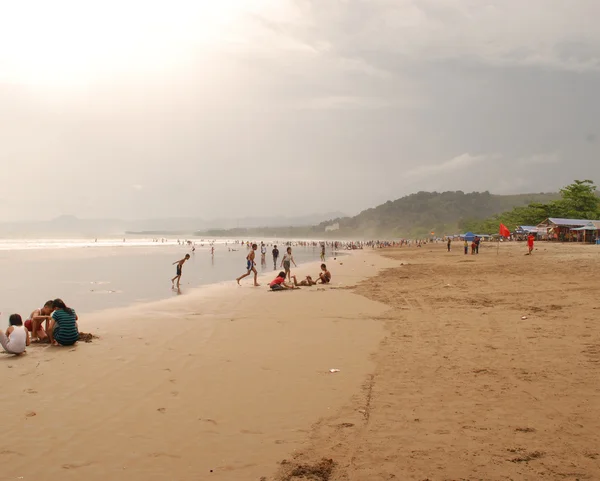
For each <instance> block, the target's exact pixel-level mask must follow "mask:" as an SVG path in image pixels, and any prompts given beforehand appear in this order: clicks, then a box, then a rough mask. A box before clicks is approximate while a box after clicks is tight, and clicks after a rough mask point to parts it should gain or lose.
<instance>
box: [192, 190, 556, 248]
mask: <svg viewBox="0 0 600 481" xmlns="http://www.w3.org/2000/svg"><path fill="white" fill-rule="evenodd" d="M559 198H560V196H559V194H556V193H555V194H519V195H494V194H490V193H489V192H473V193H470V194H465V193H464V192H461V191H458V192H442V193H438V192H419V193H416V194H411V195H408V196H406V197H402V198H401V199H397V200H395V201H388V202H386V203H385V204H382V205H380V206H378V207H375V208H372V209H367V210H365V211H363V212H361V213H360V214H358V215H357V216H354V217H343V218H338V219H332V220H331V221H328V222H323V223H321V224H319V225H316V226H313V227H269V228H253V229H228V230H209V231H203V232H197V233H196V235H198V236H204V237H249V238H258V237H275V238H277V237H279V238H284V237H285V238H302V237H308V238H337V239H347V238H370V239H373V238H377V237H382V238H390V237H395V238H400V237H426V236H428V235H429V233H430V232H435V234H436V235H439V236H442V235H445V234H456V233H459V232H461V229H462V228H463V227H462V226H463V225H467V224H469V223H472V222H481V221H483V219H486V218H489V217H491V216H494V215H496V214H499V213H501V212H504V211H507V210H510V209H512V208H514V207H524V206H527V205H529V204H531V203H535V202H537V203H540V204H542V203H546V202H552V201H554V200H557V199H559ZM336 223H337V224H339V230H335V231H331V232H325V228H326V227H327V226H330V225H332V224H336ZM495 231H497V226H496V227H495V229H494V232H495ZM481 233H483V231H482V232H481Z"/></svg>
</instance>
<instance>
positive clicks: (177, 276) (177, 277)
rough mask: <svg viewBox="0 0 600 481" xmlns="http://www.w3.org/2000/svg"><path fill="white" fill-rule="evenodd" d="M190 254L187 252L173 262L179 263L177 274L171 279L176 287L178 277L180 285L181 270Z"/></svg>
mask: <svg viewBox="0 0 600 481" xmlns="http://www.w3.org/2000/svg"><path fill="white" fill-rule="evenodd" d="M189 258H190V255H189V254H186V255H185V257H184V258H183V259H181V260H179V261H176V262H173V265H175V264H177V270H176V276H175V277H173V279H171V284H172V285H173V287H175V279H177V287H179V282H180V281H181V270H182V268H183V264H185V261H187V260H189Z"/></svg>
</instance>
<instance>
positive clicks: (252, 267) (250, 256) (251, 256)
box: [236, 244, 260, 287]
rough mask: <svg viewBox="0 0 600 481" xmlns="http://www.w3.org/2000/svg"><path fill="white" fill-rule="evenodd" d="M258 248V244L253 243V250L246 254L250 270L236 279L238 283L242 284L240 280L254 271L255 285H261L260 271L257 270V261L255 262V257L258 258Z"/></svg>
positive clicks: (247, 265)
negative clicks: (259, 279)
mask: <svg viewBox="0 0 600 481" xmlns="http://www.w3.org/2000/svg"><path fill="white" fill-rule="evenodd" d="M256 249H258V245H256V244H252V250H251V251H250V253H249V254H248V255H247V256H246V270H247V271H248V272H246V273H245V274H244V275H242V276H240V277H238V278H237V279H236V281H237V283H238V285H241V284H240V281H241V280H242V279H243V278H244V277H248V276H249V275H250V273H251V272H254V286H255V287H258V286H260V284H259V283H258V271H257V270H256V262H254V259H255V258H256Z"/></svg>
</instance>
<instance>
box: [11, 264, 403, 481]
mask: <svg viewBox="0 0 600 481" xmlns="http://www.w3.org/2000/svg"><path fill="white" fill-rule="evenodd" d="M367 261H368V262H367ZM340 263H341V264H342V265H340ZM391 263H392V261H390V260H388V259H385V258H383V257H380V256H377V255H375V254H373V253H370V254H366V255H352V256H346V257H340V258H338V260H337V261H336V262H334V261H333V260H330V261H329V265H330V269H331V271H332V273H333V276H334V277H333V284H332V286H328V287H324V288H323V287H312V288H302V289H301V290H298V291H294V292H276V293H273V292H269V291H268V289H267V282H264V284H263V287H260V288H254V287H251V282H250V281H249V280H247V279H245V280H244V281H246V282H244V281H242V283H243V287H238V286H235V285H234V283H233V281H232V284H231V285H230V286H212V287H205V288H200V289H198V290H197V291H196V292H194V293H192V294H189V295H184V296H180V297H178V298H175V299H171V300H166V301H161V302H156V303H153V304H146V305H143V306H136V307H132V308H128V309H119V310H112V311H105V312H102V313H99V314H97V315H91V316H85V317H83V318H82V320H81V322H80V327H81V329H82V331H86V332H92V333H94V334H95V335H97V336H99V337H100V339H97V340H94V341H93V342H92V343H89V344H87V343H79V345H78V346H77V347H75V348H55V347H50V346H47V345H35V346H31V347H30V348H29V349H28V352H27V354H26V355H23V356H20V357H14V356H9V355H6V354H0V373H1V374H0V380H1V386H2V387H1V390H0V402H1V406H2V409H1V411H0V427H1V429H2V434H3V436H2V437H1V439H0V464H1V467H0V480H2V481H4V480H17V479H22V480H25V481H27V480H33V479H35V480H40V479H43V480H70V479H72V480H107V479H108V480H130V481H136V480H140V481H151V480H178V481H184V480H194V481H195V480H204V479H210V480H216V481H228V480H258V479H260V478H261V477H262V476H270V475H272V474H273V473H274V472H275V471H276V470H277V462H278V461H279V460H281V459H283V458H285V457H287V456H289V454H290V453H293V452H294V451H295V450H296V449H298V448H299V447H300V446H302V445H303V443H305V442H306V440H307V438H308V434H309V432H310V429H311V426H312V425H313V424H314V423H315V422H316V421H317V420H318V419H321V418H325V417H328V416H330V415H332V414H333V413H336V412H338V411H339V410H340V409H341V408H342V407H343V405H344V404H345V403H347V402H348V401H349V400H350V399H351V397H352V395H353V393H355V392H358V391H360V386H361V384H362V382H363V380H364V379H365V377H366V376H368V374H369V373H370V372H371V371H372V370H373V369H374V365H373V364H372V363H371V362H369V354H370V353H371V352H373V351H375V350H376V348H377V345H378V343H379V342H380V341H381V339H382V337H383V335H384V329H383V325H382V323H381V322H380V321H378V320H376V318H377V317H379V316H381V315H382V313H383V312H385V310H387V307H386V306H384V305H382V304H379V303H377V302H374V301H368V300H366V299H365V298H363V297H361V296H358V295H356V294H353V293H352V292H351V291H350V290H348V289H346V287H347V286H352V285H355V284H356V283H357V282H359V281H361V280H364V279H365V278H367V277H368V276H372V275H374V274H375V273H376V272H377V271H378V270H379V269H380V268H381V267H385V266H388V265H390V264H391ZM318 271H319V269H318V266H317V265H316V264H312V265H307V266H306V267H302V268H301V269H298V270H297V271H296V273H298V274H301V273H305V274H306V273H309V274H312V275H313V276H315V275H316V274H317V272H318ZM272 277H274V276H273V275H270V276H269V277H268V278H267V279H264V281H270V280H271V279H272ZM166 287H167V288H168V286H166ZM69 302H72V303H73V305H76V300H70V301H69ZM332 368H336V369H340V372H338V373H335V374H332V373H330V372H329V369H332Z"/></svg>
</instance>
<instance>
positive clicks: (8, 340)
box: [0, 314, 31, 354]
mask: <svg viewBox="0 0 600 481" xmlns="http://www.w3.org/2000/svg"><path fill="white" fill-rule="evenodd" d="M30 342H31V339H30V337H29V331H28V330H27V329H26V328H25V326H24V325H23V319H22V318H21V316H20V315H19V314H12V315H11V316H10V318H9V320H8V329H7V330H6V333H4V332H2V331H0V346H2V347H3V348H4V350H5V351H6V352H7V353H9V354H23V353H24V352H25V348H26V347H27V346H29V343H30Z"/></svg>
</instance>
